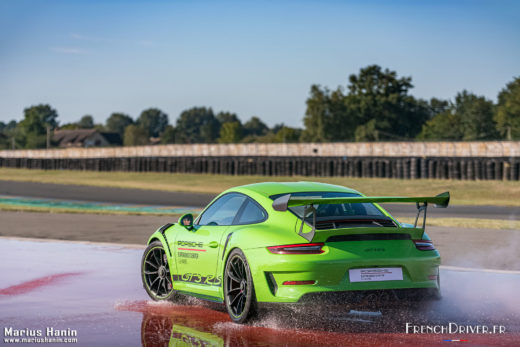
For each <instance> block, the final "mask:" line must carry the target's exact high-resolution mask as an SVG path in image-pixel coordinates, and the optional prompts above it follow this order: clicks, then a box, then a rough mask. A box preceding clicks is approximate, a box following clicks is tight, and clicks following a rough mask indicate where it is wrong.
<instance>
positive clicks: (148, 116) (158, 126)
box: [137, 108, 168, 137]
mask: <svg viewBox="0 0 520 347" xmlns="http://www.w3.org/2000/svg"><path fill="white" fill-rule="evenodd" d="M137 125H139V126H140V127H141V128H143V129H144V130H145V131H146V133H147V134H148V136H149V137H158V136H159V134H160V133H162V132H163V131H164V129H165V128H166V126H167V125H168V115H167V114H166V113H164V112H162V111H161V110H159V109H158V108H149V109H147V110H144V111H143V112H141V115H140V116H139V118H137Z"/></svg>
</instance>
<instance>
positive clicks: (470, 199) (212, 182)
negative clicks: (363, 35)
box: [0, 168, 520, 206]
mask: <svg viewBox="0 0 520 347" xmlns="http://www.w3.org/2000/svg"><path fill="white" fill-rule="evenodd" d="M0 180H9V181H25V182H41V183H57V184H78V185H88V186H99V187H116V188H137V189H150V190H162V191H183V192H194V193H209V194H218V193H220V192H222V191H223V190H225V189H228V188H230V187H234V186H238V185H243V184H250V183H255V182H263V181H276V182H287V181H316V182H324V183H331V184H338V185H343V186H348V187H351V188H354V189H356V190H359V191H360V192H363V193H364V194H367V195H378V196H381V195H388V196H391V195H404V196H413V195H420V196H424V195H432V194H433V195H435V194H438V193H441V192H444V191H450V193H451V196H452V200H451V203H452V204H459V205H496V206H520V198H519V197H520V182H513V181H456V180H401V179H386V178H350V177H304V176H230V175H207V174H170V173H156V172H146V173H137V172H97V171H72V170H29V169H7V168H0Z"/></svg>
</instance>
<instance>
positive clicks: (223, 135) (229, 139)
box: [218, 122, 242, 143]
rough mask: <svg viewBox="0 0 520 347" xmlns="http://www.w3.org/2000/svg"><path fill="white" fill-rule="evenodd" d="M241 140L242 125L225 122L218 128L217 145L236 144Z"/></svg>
mask: <svg viewBox="0 0 520 347" xmlns="http://www.w3.org/2000/svg"><path fill="white" fill-rule="evenodd" d="M241 139H242V125H241V124H240V123H239V122H226V123H224V124H222V126H221V127H220V137H219V138H218V142H219V143H237V142H239V141H240V140H241Z"/></svg>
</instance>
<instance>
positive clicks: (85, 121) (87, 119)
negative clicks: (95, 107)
mask: <svg viewBox="0 0 520 347" xmlns="http://www.w3.org/2000/svg"><path fill="white" fill-rule="evenodd" d="M78 127H79V128H80V129H92V128H94V118H93V117H92V116H91V115H88V114H87V115H85V116H83V117H81V119H80V120H79V122H78Z"/></svg>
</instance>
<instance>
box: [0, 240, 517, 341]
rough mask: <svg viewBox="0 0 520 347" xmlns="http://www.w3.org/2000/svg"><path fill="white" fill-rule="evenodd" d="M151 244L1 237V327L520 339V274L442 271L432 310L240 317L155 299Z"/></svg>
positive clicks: (175, 336)
mask: <svg viewBox="0 0 520 347" xmlns="http://www.w3.org/2000/svg"><path fill="white" fill-rule="evenodd" d="M141 253H142V249H130V248H126V247H121V246H117V245H113V246H107V245H96V244H79V243H68V242H67V243H55V242H32V241H31V242H29V241H15V240H7V239H0V254H1V255H2V262H1V263H0V270H1V274H2V276H1V277H0V308H1V309H0V324H1V325H2V327H13V328H15V329H26V328H28V329H36V328H39V329H45V328H46V327H49V326H50V327H55V328H59V329H67V328H70V329H77V331H78V343H77V345H111V346H114V345H124V346H131V345H140V344H142V345H145V346H168V345H194V346H266V345H270V346H277V345H283V346H299V345H305V346H314V345H330V346H345V345H356V346H374V345H378V346H393V345H423V346H433V345H439V344H441V343H443V342H444V340H456V339H464V340H468V341H467V342H468V344H469V345H493V346H497V345H499V346H514V345H518V341H519V340H520V300H519V299H516V298H517V292H518V289H520V274H515V273H491V272H462V271H453V270H450V271H447V270H443V271H442V272H441V278H442V279H443V290H444V298H443V300H441V301H439V302H435V303H434V304H432V306H431V307H430V308H429V310H425V311H418V310H414V309H400V310H390V311H383V312H379V311H367V312H363V311H346V310H344V311H342V310H341V309H339V308H338V307H328V306H303V307H295V308H290V309H285V310H277V311H276V312H271V313H264V314H263V315H262V316H261V318H260V320H259V321H257V322H255V323H254V324H251V325H247V326H240V325H236V324H234V323H232V322H231V321H230V319H229V317H228V315H227V313H226V312H225V310H224V308H223V307H222V306H218V305H216V304H209V303H205V302H201V301H199V300H196V299H186V300H183V301H181V302H179V303H175V304H174V303H170V302H152V301H149V300H147V297H146V294H145V292H144V290H143V289H142V285H141V282H140V278H139V261H140V257H141ZM450 322H452V323H455V324H457V325H460V326H463V325H472V326H475V325H490V326H492V325H502V326H504V327H505V329H506V332H505V333H504V334H496V335H492V334H432V333H429V334H412V333H408V334H407V333H406V323H410V324H413V325H421V324H423V325H430V326H431V325H448V324H449V323H450Z"/></svg>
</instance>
